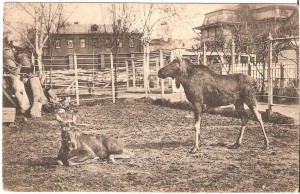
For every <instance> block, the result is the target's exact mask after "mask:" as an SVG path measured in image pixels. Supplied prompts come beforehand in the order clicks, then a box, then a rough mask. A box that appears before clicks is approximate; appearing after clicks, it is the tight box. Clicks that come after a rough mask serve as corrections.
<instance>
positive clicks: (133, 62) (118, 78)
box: [35, 37, 299, 110]
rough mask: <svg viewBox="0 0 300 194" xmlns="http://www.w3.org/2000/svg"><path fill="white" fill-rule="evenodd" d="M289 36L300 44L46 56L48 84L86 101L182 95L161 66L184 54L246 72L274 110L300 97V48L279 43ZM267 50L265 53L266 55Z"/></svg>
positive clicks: (277, 42) (271, 41)
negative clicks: (275, 105)
mask: <svg viewBox="0 0 300 194" xmlns="http://www.w3.org/2000/svg"><path fill="white" fill-rule="evenodd" d="M286 40H290V41H294V42H295V43H296V44H298V37H292V38H285V39H272V38H270V39H269V41H266V42H259V43H255V42H253V43H252V44H247V45H243V44H239V45H235V44H234V42H232V43H231V44H228V45H227V47H225V48H223V49H222V50H217V49H216V48H213V47H206V46H205V44H204V46H203V48H202V50H201V51H200V52H198V53H196V52H195V51H191V52H187V51H185V52H182V50H181V49H180V52H177V51H176V50H160V51H154V52H151V53H149V56H148V55H147V53H119V54H117V55H116V56H113V55H112V54H110V53H102V54H89V55H87V54H86V55H78V54H76V53H74V54H71V55H69V56H52V57H47V56H45V57H43V65H44V71H45V73H46V74H47V79H46V82H45V87H51V88H52V89H53V90H54V91H55V92H56V94H57V95H59V96H70V95H71V96H76V97H77V98H79V96H80V99H97V98H112V99H113V100H114V98H116V97H117V98H118V97H119V96H120V95H121V94H123V93H131V94H132V95H134V94H135V93H140V94H146V95H147V94H148V93H157V94H161V97H163V96H164V93H165V92H179V93H181V94H180V95H182V93H183V90H182V88H181V89H180V90H177V89H176V88H175V86H174V81H173V80H171V79H165V80H161V79H159V78H158V77H157V72H158V70H159V69H160V68H161V67H163V66H165V65H166V64H168V63H169V62H170V61H171V60H172V59H173V58H174V56H175V55H180V56H182V57H185V58H189V59H190V60H191V61H192V62H194V63H195V64H206V65H208V66H209V67H211V68H212V69H213V70H214V71H216V72H217V73H220V74H231V73H244V74H247V75H250V76H251V77H253V78H255V79H256V81H257V86H258V88H257V89H258V93H257V96H258V99H262V100H268V103H269V109H270V110H271V108H272V106H273V99H276V100H278V101H282V102H285V101H289V100H293V99H298V98H299V88H298V87H299V66H298V52H299V51H297V50H296V49H294V50H293V49H279V48H278V45H280V43H281V42H282V41H286ZM274 45H275V46H274ZM261 48H262V49H264V50H263V51H264V53H262V52H261V53H260V49H261ZM254 53H256V54H254ZM35 64H36V62H35ZM75 69H77V71H76V70H75ZM77 86H78V87H77ZM76 90H78V92H76ZM181 99H182V98H181ZM77 101H79V99H77ZM276 102H277V101H276Z"/></svg>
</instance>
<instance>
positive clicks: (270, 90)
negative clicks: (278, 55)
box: [267, 33, 273, 115]
mask: <svg viewBox="0 0 300 194" xmlns="http://www.w3.org/2000/svg"><path fill="white" fill-rule="evenodd" d="M268 48H269V49H268V52H269V53H268V56H269V59H268V70H267V76H268V110H267V113H268V115H271V114H272V106H273V80H272V68H273V61H272V60H273V59H272V58H273V53H272V52H273V44H272V35H271V33H270V34H269V40H268Z"/></svg>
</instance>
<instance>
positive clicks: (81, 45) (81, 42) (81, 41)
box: [80, 39, 85, 48]
mask: <svg viewBox="0 0 300 194" xmlns="http://www.w3.org/2000/svg"><path fill="white" fill-rule="evenodd" d="M80 48H85V39H80Z"/></svg>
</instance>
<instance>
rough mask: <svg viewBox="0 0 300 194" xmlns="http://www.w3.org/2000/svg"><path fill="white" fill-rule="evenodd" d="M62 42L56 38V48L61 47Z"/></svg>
mask: <svg viewBox="0 0 300 194" xmlns="http://www.w3.org/2000/svg"><path fill="white" fill-rule="evenodd" d="M60 46H61V42H60V40H55V48H60Z"/></svg>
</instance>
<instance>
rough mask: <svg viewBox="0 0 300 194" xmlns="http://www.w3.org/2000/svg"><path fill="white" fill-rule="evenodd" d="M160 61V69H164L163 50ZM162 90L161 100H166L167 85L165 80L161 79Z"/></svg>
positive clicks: (160, 53)
mask: <svg viewBox="0 0 300 194" xmlns="http://www.w3.org/2000/svg"><path fill="white" fill-rule="evenodd" d="M159 59H160V62H159V63H160V68H163V67H164V58H163V52H162V50H160V51H159ZM160 88H161V98H164V96H165V83H164V79H160Z"/></svg>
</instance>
